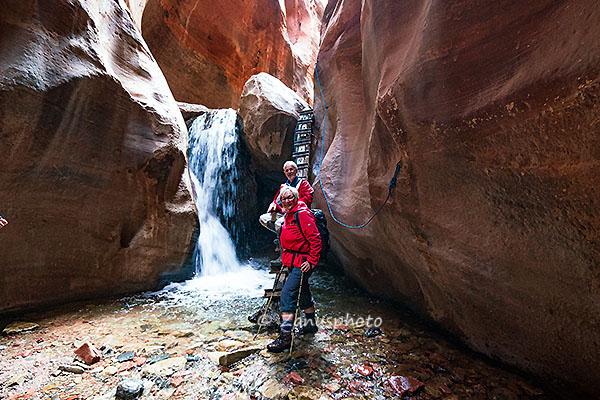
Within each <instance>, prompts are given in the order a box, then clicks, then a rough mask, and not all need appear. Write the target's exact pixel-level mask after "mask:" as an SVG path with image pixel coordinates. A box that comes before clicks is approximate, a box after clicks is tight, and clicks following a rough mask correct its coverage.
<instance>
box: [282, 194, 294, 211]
mask: <svg viewBox="0 0 600 400" xmlns="http://www.w3.org/2000/svg"><path fill="white" fill-rule="evenodd" d="M296 203H298V199H296V198H295V197H294V195H293V194H292V192H284V193H283V194H282V195H281V208H283V211H285V212H286V213H287V212H289V211H290V210H291V209H292V208H294V206H295V205H296Z"/></svg>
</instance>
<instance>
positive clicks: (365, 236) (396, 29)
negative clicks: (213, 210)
mask: <svg viewBox="0 0 600 400" xmlns="http://www.w3.org/2000/svg"><path fill="white" fill-rule="evenodd" d="M482 10H483V8H482V4H480V3H478V2H475V1H472V0H459V1H451V2H448V1H439V0H438V1H433V2H419V1H408V2H406V1H388V2H376V1H373V0H365V1H362V2H358V1H355V2H351V1H342V0H333V1H330V2H329V4H328V6H327V8H326V10H325V13H324V18H323V21H324V22H323V23H324V26H323V28H322V30H321V32H322V33H323V36H322V41H321V47H320V50H319V56H318V68H319V77H320V82H321V85H322V87H323V91H324V94H325V99H326V102H327V103H328V105H329V109H328V118H327V124H326V128H327V133H326V134H327V137H326V138H325V150H326V153H325V155H324V160H323V165H322V168H321V182H322V183H323V186H324V188H325V192H326V193H327V194H328V196H329V198H330V200H332V199H333V201H332V202H331V206H332V209H333V212H334V214H335V215H336V217H337V218H338V219H339V220H341V221H343V222H345V223H348V224H353V225H358V224H361V223H363V222H364V221H366V220H367V218H369V217H370V216H371V215H372V213H373V212H374V211H375V210H376V209H377V208H378V207H379V206H380V205H381V204H382V203H383V201H384V200H385V198H386V196H387V194H388V184H389V181H390V178H391V177H392V175H393V173H394V170H395V168H396V163H397V162H399V161H401V168H400V171H399V175H398V178H397V179H398V180H397V186H396V188H395V189H394V192H393V195H392V198H391V201H389V202H388V203H387V205H386V206H385V207H384V208H383V209H382V211H381V213H380V214H379V215H378V216H377V217H375V219H373V221H372V222H371V223H370V224H369V225H368V226H367V227H365V228H364V229H354V230H350V229H346V228H344V227H342V226H340V225H338V224H333V225H332V226H331V227H330V230H331V233H332V236H333V237H334V239H335V240H334V242H335V244H334V245H333V246H332V248H333V250H334V252H336V254H337V255H338V256H339V257H340V259H341V261H342V263H343V264H344V271H345V272H346V273H347V274H348V275H349V276H350V277H352V279H354V280H356V281H357V282H361V284H362V286H364V287H365V288H366V289H367V290H369V291H370V292H372V293H376V294H378V295H381V296H383V297H387V298H395V299H397V300H398V301H402V302H410V303H411V304H412V305H413V306H414V307H415V308H417V309H420V310H421V312H422V313H423V314H428V315H429V316H430V317H431V318H433V319H435V320H437V321H438V322H440V324H442V325H443V326H444V327H445V328H447V329H451V330H452V331H453V332H454V333H456V334H457V335H458V336H460V337H462V338H465V340H466V341H467V342H468V343H469V344H470V346H471V347H474V348H476V349H477V350H479V351H481V352H484V353H486V354H489V355H493V356H494V357H495V358H500V359H502V360H504V361H507V362H510V363H511V364H518V365H519V366H521V367H522V368H526V369H528V370H529V371H533V372H536V373H538V374H541V375H552V376H554V377H556V378H558V379H561V380H562V379H564V378H566V377H565V375H564V374H567V375H568V378H569V380H571V381H576V382H580V383H581V385H580V386H582V387H583V388H584V389H585V390H586V391H590V392H592V393H594V394H596V393H597V392H598V390H600V380H598V378H597V374H596V371H597V370H598V368H597V367H598V365H600V340H598V329H595V328H594V327H597V326H599V325H600V312H598V290H597V288H598V287H600V274H599V273H598V268H595V267H591V266H593V265H598V259H599V255H598V254H599V253H598V245H597V244H598V238H599V234H598V229H597V226H598V223H597V221H598V220H599V218H600V180H599V179H598V174H599V169H598V154H597V152H596V150H595V149H598V148H600V135H598V129H599V126H600V125H599V121H598V115H600V103H599V102H598V101H597V99H598V97H599V96H600V83H599V82H600V63H598V58H599V57H600V45H599V41H598V37H600V24H598V23H596V21H599V20H600V8H599V7H598V4H597V1H594V0H580V1H576V2H574V3H571V2H568V3H567V2H546V1H543V2H532V3H525V2H501V3H500V2H486V3H485V12H483V11H482ZM557 27H560V29H557ZM564 32H568V33H564ZM316 90H317V91H318V88H316ZM323 114H324V109H323V103H322V101H321V100H320V99H319V98H317V99H315V115H316V120H317V121H318V124H320V122H321V121H322V118H323ZM316 186H317V188H316V192H317V193H315V202H314V203H315V204H316V205H318V206H319V207H321V208H323V209H327V206H326V205H325V202H324V199H323V196H322V193H320V188H318V186H319V185H316ZM328 217H329V215H328ZM398 243H401V245H398ZM590 268H592V269H590ZM566 282H568V284H566ZM498 326H502V327H510V328H507V329H498V328H497V327H498ZM540 338H543V340H540ZM573 343H577V346H573ZM548 354H552V357H549V356H548Z"/></svg>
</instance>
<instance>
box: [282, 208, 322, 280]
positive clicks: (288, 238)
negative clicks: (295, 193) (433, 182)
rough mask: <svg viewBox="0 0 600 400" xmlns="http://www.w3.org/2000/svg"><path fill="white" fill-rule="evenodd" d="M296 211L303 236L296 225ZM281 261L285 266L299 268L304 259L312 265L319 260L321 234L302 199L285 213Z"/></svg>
mask: <svg viewBox="0 0 600 400" xmlns="http://www.w3.org/2000/svg"><path fill="white" fill-rule="evenodd" d="M296 211H300V212H299V213H298V219H299V220H300V227H301V228H302V232H304V236H306V239H305V238H304V236H303V235H302V232H301V231H300V229H298V227H297V226H296V221H295V215H296ZM280 240H281V247H282V249H283V253H282V254H281V262H282V263H283V265H285V266H286V267H296V268H300V265H301V264H302V263H303V262H304V261H308V262H309V263H311V264H312V265H313V266H315V265H317V263H318V262H319V253H320V252H321V236H320V234H319V230H318V229H317V224H316V222H315V216H314V215H313V213H312V212H310V210H309V208H308V207H307V206H306V204H304V202H302V201H298V203H297V204H296V205H295V206H294V208H292V209H291V210H290V212H288V213H287V214H285V219H284V222H283V226H282V227H281V238H280Z"/></svg>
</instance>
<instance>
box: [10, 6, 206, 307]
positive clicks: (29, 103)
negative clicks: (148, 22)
mask: <svg viewBox="0 0 600 400" xmlns="http://www.w3.org/2000/svg"><path fill="white" fill-rule="evenodd" d="M4 8H5V9H4V10H3V11H2V13H0V26H2V32H3V34H2V48H3V56H2V57H1V60H0V70H2V71H3V76H2V82H1V83H0V86H2V90H0V115H2V118H1V119H2V128H1V129H2V133H1V134H0V136H1V138H2V139H1V142H2V153H3V154H5V156H2V157H0V171H1V172H0V187H1V188H2V206H1V207H2V211H1V212H2V216H4V217H7V218H9V219H10V222H11V224H10V225H9V226H8V227H7V228H4V230H7V229H10V230H9V231H6V232H2V262H1V263H0V274H2V276H3V278H2V279H3V283H2V285H3V289H2V291H1V292H0V312H1V311H6V310H11V311H16V310H19V309H21V308H25V307H29V308H32V307H35V306H36V305H38V304H41V303H43V304H45V305H49V304H52V303H59V302H66V301H68V300H73V299H84V298H91V297H99V296H108V295H114V294H124V293H131V292H138V291H141V290H146V289H153V288H155V287H156V285H157V284H158V281H159V279H160V277H161V275H162V273H163V272H167V271H169V272H170V273H172V274H175V273H176V271H177V269H178V268H180V266H181V265H182V264H183V263H184V261H185V260H186V257H187V255H188V250H189V244H190V241H191V238H192V234H193V230H194V227H195V226H196V224H197V218H196V216H195V214H194V211H193V205H192V201H191V197H190V195H189V193H188V191H187V188H186V184H185V180H184V179H186V178H185V177H186V176H187V174H184V172H185V167H186V128H185V125H184V122H183V119H182V117H181V115H180V113H179V111H178V109H177V104H176V103H175V100H174V99H173V96H172V94H171V92H170V90H169V87H168V85H167V82H166V80H165V79H164V76H163V74H162V72H161V71H160V68H159V66H158V64H156V62H155V60H154V58H153V56H152V54H151V53H150V52H149V51H148V48H147V46H146V44H145V43H144V40H143V39H142V36H141V35H140V34H139V32H138V31H137V30H136V29H135V26H134V25H133V22H132V21H131V19H130V17H129V13H128V11H127V10H126V9H125V7H124V6H123V2H115V1H107V0H99V1H94V2H92V3H90V2H88V1H83V0H49V1H42V2H39V1H36V0H23V1H16V2H11V6H10V7H4ZM7 35H8V36H7ZM8 37H10V38H14V39H15V40H5V38H8ZM25 110H27V112H25ZM32 193H35V196H32ZM11 216H12V218H11ZM32 232H35V240H32V237H31V234H32ZM8 233H10V234H8ZM49 266H52V267H51V269H49Z"/></svg>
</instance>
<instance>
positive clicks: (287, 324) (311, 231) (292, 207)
mask: <svg viewBox="0 0 600 400" xmlns="http://www.w3.org/2000/svg"><path fill="white" fill-rule="evenodd" d="M298 198H299V194H298V190H296V188H294V187H284V188H282V189H281V205H282V209H283V211H284V212H285V217H284V222H283V225H282V227H281V247H282V249H283V253H282V256H281V261H282V263H283V265H284V266H286V267H290V270H291V271H290V274H289V276H288V277H287V280H286V281H285V284H284V285H283V289H282V291H281V317H282V323H281V331H280V333H279V337H278V338H277V339H275V341H273V342H272V343H270V344H269V345H268V346H267V350H269V351H270V352H273V353H279V352H281V351H283V350H285V349H289V348H290V344H291V341H292V327H293V324H294V314H295V312H296V303H297V301H298V292H299V291H300V286H302V290H301V291H300V301H299V303H300V304H299V305H300V308H301V309H303V310H304V315H305V317H306V324H305V326H304V327H302V328H301V333H315V332H316V331H317V329H318V328H317V325H316V321H315V307H314V303H313V299H312V295H311V293H310V287H309V285H308V278H309V277H310V275H311V273H312V271H313V268H314V267H315V266H316V265H317V263H318V262H319V253H320V252H321V237H320V235H319V230H318V229H317V224H316V222H315V217H314V215H313V213H312V212H311V211H310V209H309V208H308V207H307V206H306V204H305V203H304V202H303V201H301V200H299V199H298ZM296 213H297V214H298V221H299V223H300V227H298V226H296Z"/></svg>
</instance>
